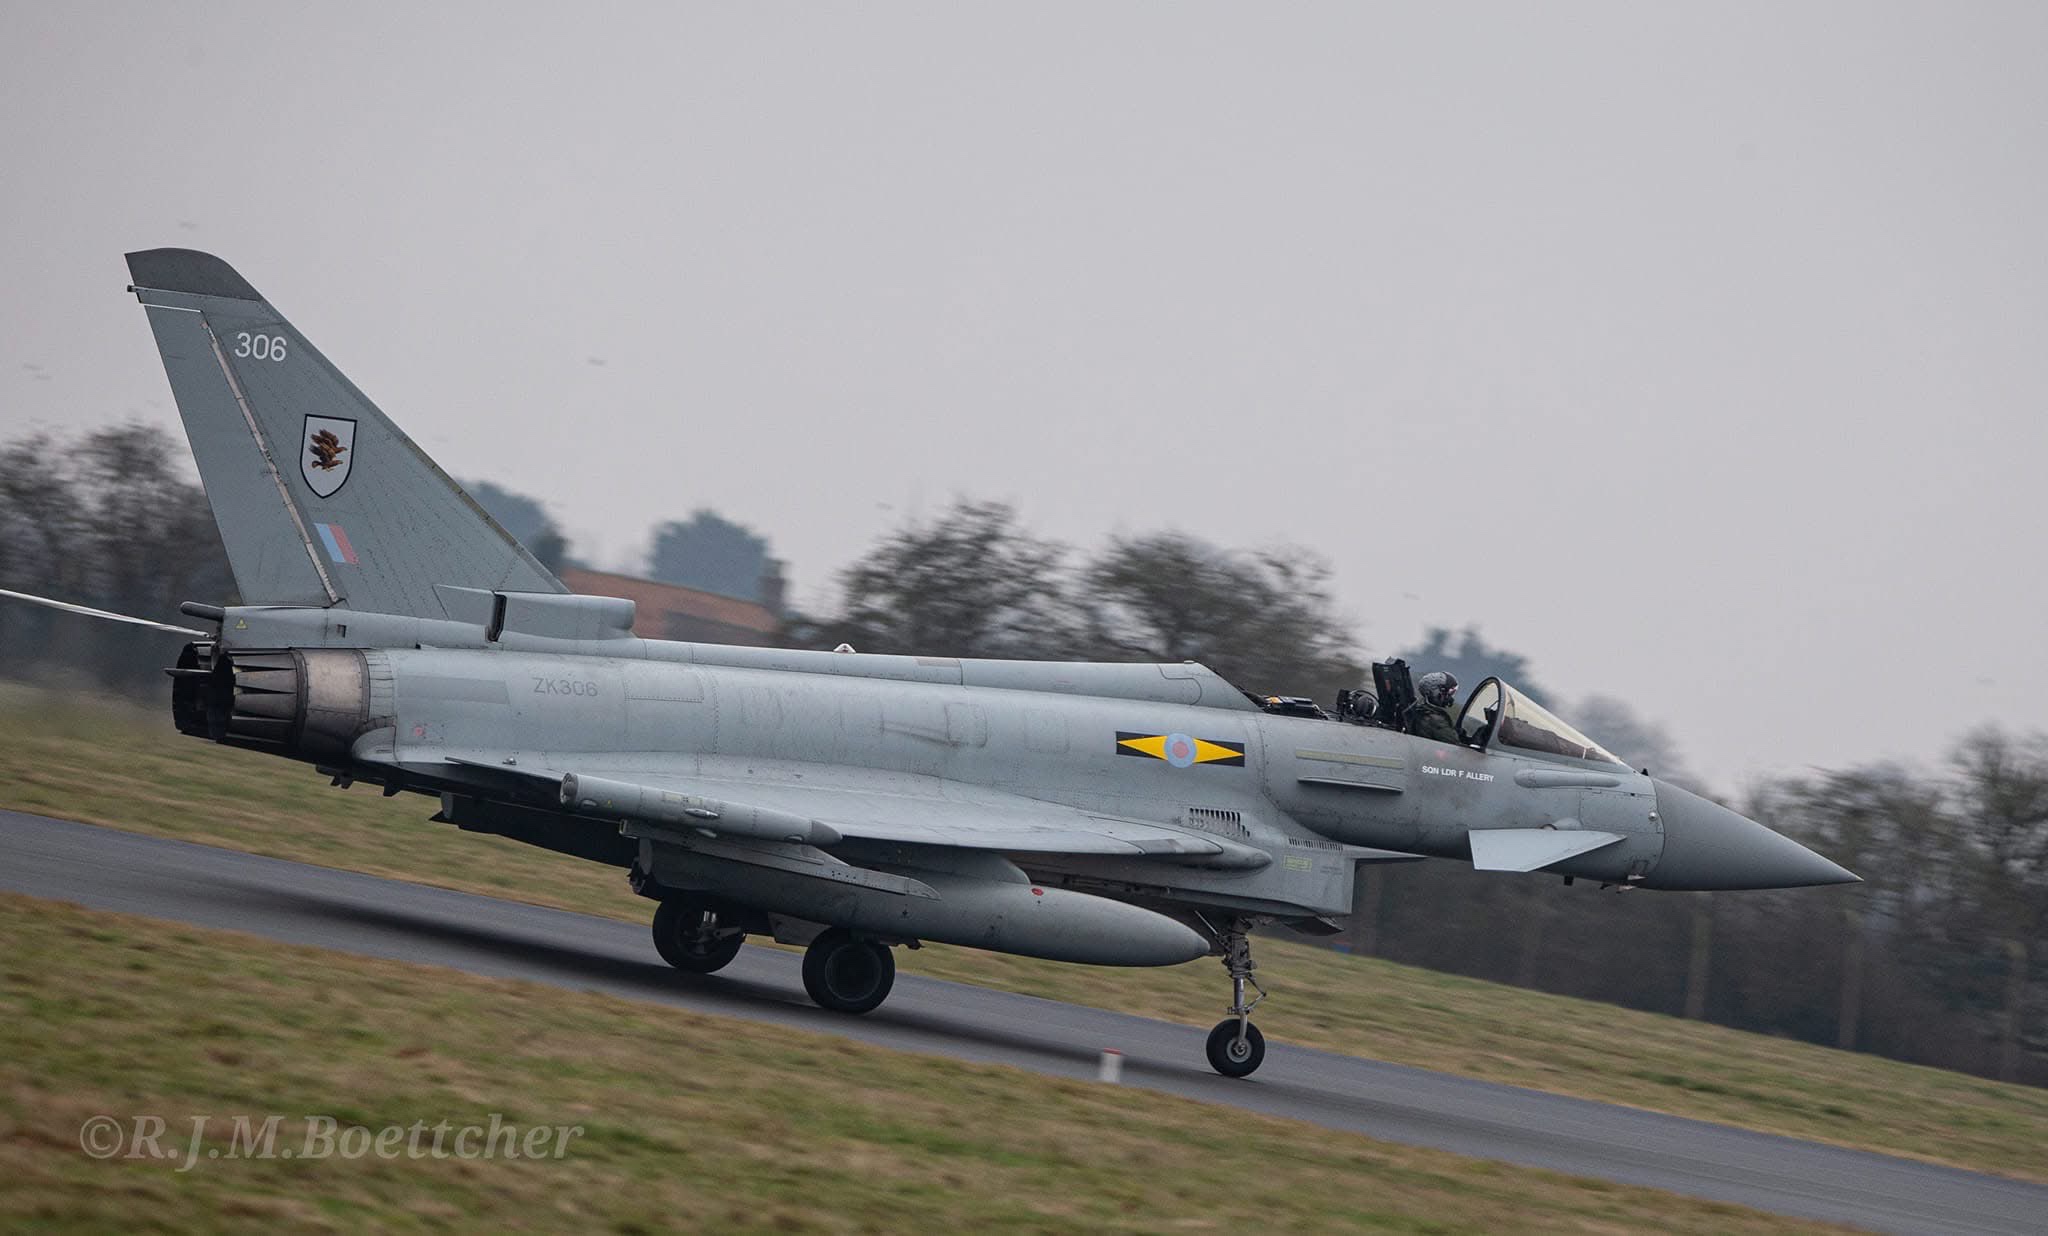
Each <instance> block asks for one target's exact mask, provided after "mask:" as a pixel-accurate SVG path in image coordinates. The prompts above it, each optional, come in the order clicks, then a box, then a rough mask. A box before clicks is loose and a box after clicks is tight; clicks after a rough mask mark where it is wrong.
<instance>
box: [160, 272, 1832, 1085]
mask: <svg viewBox="0 0 2048 1236" xmlns="http://www.w3.org/2000/svg"><path fill="white" fill-rule="evenodd" d="M128 266H129V271H130V274H131V277H132V278H133V280H134V283H133V286H132V287H131V288H130V291H132V292H133V293H134V294H135V295H136V297H137V299H138V300H139V301H140V302H141V303H142V305H143V306H144V308H145V311H146V313H147V316H148V319H149V323H150V327H151V329H152V330H153V331H154V333H155V336H156V342H157V346H158V348H159V350H160V352H161V353H162V357H163V362H164V369H165V371H166V373H167V374H168V376H169V379H170V385H171V391H172V393H173V395H174V396H175V397H176V400H177V405H178V411H179V414H180V416H181V417H182V418H183V421H184V425H185V430H186V434H187V436H188V438H189V439H190V441H191V445H192V451H193V454H194V456H195V457H196V459H197V462H198V466H199V472H200V476H201V478H202V480H203V482H204V484H205V487H206V492H207V496H208V498H209V500H210V501H211V503H212V506H213V511H214V516H215V519H216V521H217V522H218V524H219V527H220V534H221V540H222V542H223V544H224V545H225V546H226V549H227V554H228V559H229V562H230V565H231V567H232V569H233V573H234V578H235V584H236V587H237V589H238V591H239V593H240V596H241V599H242V602H243V603H242V604H239V605H234V606H217V605H209V604H202V603H194V602H188V603H186V604H185V606H184V607H183V608H184V612H185V614H187V615H189V616H190V617H191V618H194V619H197V620H200V621H202V622H203V623H205V624H207V625H206V627H205V628H204V629H201V628H192V629H190V633H192V634H194V635H196V636H198V638H196V639H194V640H193V642H191V643H189V644H187V645H186V646H185V647H184V649H183V651H182V653H181V654H180V655H179V657H178V662H177V665H176V667H175V668H173V669H171V670H170V674H171V676H172V684H171V711H172V715H173V717H174V719H175V722H176V724H177V727H178V729H179V730H181V731H183V732H184V733H186V734H190V735H194V736H196V737H199V738H204V739H208V740H210V741H212V742H216V743H224V744H227V745H230V746H236V747H246V748H251V749H255V750H259V751H265V752H269V753H272V754H275V755H277V756H280V757H283V758H284V759H287V760H291V761H295V762H297V763H299V764H302V765H308V766H310V767H311V768H312V769H314V770H317V771H318V772H319V773H321V774H324V775H326V776H328V777H329V778H331V779H332V781H333V783H334V784H336V785H339V786H344V787H345V786H348V785H350V784H352V783H355V782H366V783H370V784H375V785H379V786H381V787H383V791H384V793H385V794H387V795H394V794H398V793H401V792H406V793H416V794H425V795H429V796H432V797H434V798H435V799H437V800H438V804H439V811H438V813H437V814H436V815H435V816H434V817H433V818H434V819H435V820H437V821H442V822H445V823H449V824H453V825H455V826H457V827H460V828H463V829H467V830H470V831H474V832H481V833H492V834H497V835H501V836H505V837H510V838H513V839H516V840H519V841H522V842H527V843H530V844H532V845H536V846H540V847H543V848H546V849H549V850H554V851H558V852H560V853H563V854H566V855H572V856H574V857H577V858H581V859H586V860H589V861H593V862H600V863H609V864H611V865H613V866H616V867H619V868H622V869H624V871H625V872H626V873H627V877H628V879H629V880H630V882H631V886H632V888H633V889H634V891H636V892H638V893H639V894H640V895H641V896H643V897H646V898H648V899H650V900H651V901H653V902H654V903H655V908H654V912H653V934H654V947H655V949H656V951H657V952H658V953H659V954H660V956H661V957H662V958H663V959H664V960H666V961H667V962H668V964H670V965H672V966H674V967H675V968H676V969H678V970H683V971H687V972H690V973H693V974H709V973H711V972H713V971H715V970H717V969H719V968H720V967H722V966H724V965H726V964H727V963H728V962H730V961H731V960H732V959H733V957H734V955H735V954H736V953H737V952H738V951H739V949H740V948H741V947H742V944H743V942H744V941H745V940H746V938H747V937H748V936H768V937H772V938H774V939H776V940H779V941H783V942H788V943H794V944H799V945H803V946H806V952H805V954H804V963H803V981H804V986H805V989H806V990H807V991H808V992H809V994H810V996H811V998H812V999H813V1000H815V1001H816V1002H817V1003H818V1004H820V1005H822V1006H824V1007H826V1008H828V1009H835V1010H839V1011H841V1012H845V1013H864V1012H867V1011H869V1010H871V1009H874V1008H875V1007H876V1006H878V1005H880V1004H881V1003H882V1002H883V1000H884V999H885V998H887V996H888V994H889V989H890V985H891V983H892V982H893V980H894V976H895V961H894V957H893V953H892V951H891V950H892V949H894V948H897V947H909V948H916V947H918V946H919V944H921V943H922V942H923V941H927V940H936V941H943V942H946V943H950V944H959V945H967V946H970V947H974V948H983V949H991V950H994V951H997V952H1005V953H1018V954H1023V955H1026V956H1031V957H1044V958H1051V959H1054V960H1059V961H1070V962H1080V963H1086V964H1093V965H1111V966H1163V965H1174V964H1179V963H1182V962H1187V961H1190V960H1193V959H1195V958H1199V957H1203V956H1217V957H1220V958H1221V960H1222V963H1223V967H1224V970H1225V971H1226V973H1227V975H1228V978H1229V981H1230V993H1231V1002H1230V1005H1229V1008H1228V1011H1227V1015H1226V1016H1225V1017H1224V1019H1223V1020H1222V1021H1221V1022H1219V1023H1218V1024H1217V1025H1216V1027H1215V1028H1214V1029H1213V1030H1212V1031H1211V1032H1210V1035H1209V1039H1208V1058H1209V1063H1210V1064H1211V1065H1212V1066H1213V1067H1214V1068H1215V1069H1216V1070H1217V1071H1218V1072H1220V1073H1223V1074H1226V1075H1230V1076H1234V1077H1243V1076H1245V1075H1247V1074H1249V1073H1251V1072H1252V1071H1253V1070H1255V1069H1257V1068H1258V1067H1259V1064H1260V1062H1261V1061H1262V1060H1263V1059H1264V1057H1265V1041H1264V1038H1263V1036H1262V1035H1261V1034H1260V1032H1259V1030H1258V1028H1257V1027H1256V1026H1255V1025H1254V1024H1253V1023H1252V1012H1253V1009H1254V1008H1255V1007H1256V1006H1257V1005H1258V1003H1259V1001H1260V1000H1261V999H1263V998H1264V991H1263V989H1261V988H1260V987H1259V985H1258V983H1257V981H1256V979H1255V978H1254V970H1255V965H1254V962H1253V959H1252V945H1251V933H1252V932H1253V931H1254V930H1255V929H1257V928H1259V927H1261V926H1264V925H1266V924H1272V923H1281V924H1290V925H1293V926H1295V927H1298V928H1302V929H1305V930H1308V931H1312V932H1328V931H1333V930H1336V929H1338V924H1339V922H1340V920H1341V919H1342V918H1343V916H1345V915H1346V914H1348V913H1349V911H1350V909H1351V905H1352V882H1353V878H1354V876H1355V874H1356V872H1357V870H1358V867H1359V866H1360V864H1363V863H1386V862H1404V861H1413V860H1416V859H1420V858H1425V857H1427V858H1438V859H1448V860H1453V861H1457V862H1469V863H1470V864H1472V866H1474V867H1476V868H1479V869H1481V870H1486V871H1495V872H1504V873H1505V872H1516V873H1542V874H1543V875H1545V876H1547V877H1553V878H1554V877H1562V878H1563V879H1564V880H1565V882H1567V883H1569V882H1571V881H1573V880H1587V881H1595V882H1598V883H1600V884H1603V885H1611V886H1614V887H1616V888H1623V889H1627V888H1645V889H1761V888H1790V887H1796V886H1804V885H1820V884H1836V883H1843V882H1849V881H1853V880H1855V879H1856V877H1855V876H1853V875H1851V874H1850V873H1849V872H1847V871H1845V870H1843V869H1842V868H1841V867H1838V866H1836V865H1835V864H1834V863H1832V862H1830V861H1828V860H1827V859H1825V858H1823V857H1821V856H1820V855H1819V854H1816V853H1814V852H1813V851H1811V850H1809V849H1807V848H1805V847H1804V846H1801V845H1799V844H1798V843H1796V842H1794V841H1791V840H1789V839H1788V838H1785V837H1783V836H1780V835H1778V834H1777V833H1774V832H1772V831H1771V830H1770V829H1768V828H1766V827H1764V826H1763V825H1761V824H1758V823H1756V822H1755V821H1753V820H1750V819H1746V818H1744V817H1743V816H1741V815H1739V814H1737V813H1736V812H1734V811H1731V810H1728V809H1727V808H1725V807H1722V806H1719V805H1717V804H1715V803H1713V802H1709V801H1708V800H1706V799H1704V798H1701V797H1699V796H1697V795H1694V794H1691V793H1688V792H1687V791H1685V790H1682V789H1679V788H1678V787H1676V786H1673V785H1670V784H1668V783H1666V782H1662V781H1658V780H1654V779H1653V778H1651V777H1650V776H1648V775H1646V774H1645V773H1643V772H1638V771H1636V770H1634V769H1631V768H1630V767H1628V766H1627V765H1626V764H1624V763H1623V762H1622V761H1621V760H1619V759H1616V758H1615V757H1614V756H1613V755H1611V754H1609V753H1608V752H1607V751H1606V750H1604V749H1603V748H1602V747H1601V746H1600V745H1599V744H1598V743H1596V742H1594V741H1593V740H1592V739H1590V738H1588V737H1586V736H1585V735H1583V734H1581V733H1579V732H1578V731H1576V730H1575V729H1573V728H1572V727H1571V726H1570V725H1568V724H1566V723H1565V722H1564V721H1562V720H1560V719H1559V718H1558V717H1556V716H1554V715H1552V714H1551V713H1550V712H1548V711H1546V710H1545V709H1544V708H1542V707H1540V706H1539V705H1538V704H1537V703H1536V702H1535V701H1534V700H1532V699H1530V698H1529V697H1528V696H1527V695H1525V694H1523V693H1521V692H1519V691H1517V690H1516V689H1515V688H1514V687H1513V686H1512V685H1510V684H1508V683H1505V682H1501V681H1499V680H1497V679H1488V680H1487V681H1485V682H1482V683H1480V684H1479V685H1478V686H1477V687H1476V688H1475V689H1474V690H1473V691H1472V692H1471V694H1470V696H1469V698H1467V699H1466V700H1465V701H1464V704H1463V708H1462V710H1461V713H1460V715H1459V717H1458V718H1457V720H1456V738H1455V740H1452V739H1450V738H1446V737H1442V736H1439V737H1438V738H1435V739H1431V738H1425V737H1420V736H1417V735H1415V734H1411V733H1407V732H1404V726H1403V722H1402V711H1401V705H1402V704H1403V703H1404V702H1405V698H1404V697H1405V695H1406V694H1407V693H1409V692H1410V691H1412V687H1411V685H1410V684H1409V681H1408V676H1407V672H1406V667H1405V666H1401V665H1400V664H1399V663H1397V662H1395V663H1386V664H1383V665H1381V666H1379V667H1377V672H1376V678H1375V685H1376V687H1377V691H1376V692H1373V693H1367V692H1364V691H1361V692H1359V693H1356V694H1353V693H1346V698H1345V700H1344V701H1343V706H1342V707H1341V708H1340V709H1339V710H1338V712H1339V715H1334V716H1333V715H1330V714H1328V713H1325V712H1324V710H1323V709H1322V708H1320V707H1318V706H1317V705H1315V704H1313V703H1311V702H1309V701H1307V700H1302V699H1295V698H1288V697H1272V696H1255V695H1249V694H1247V693H1246V692H1245V691H1243V690H1240V689H1239V688H1238V686H1237V685H1235V684H1232V683H1230V682H1226V681H1225V680H1224V679H1223V678H1221V677H1220V676H1218V675H1217V674H1215V673H1213V672H1212V671H1210V670H1209V669H1207V668H1206V667H1204V666H1202V665H1199V664H1196V663H1194V662H1181V663H1168V664H1110V663H1100V664H1098V663H1053V662H1028V661H995V660H964V659H955V658H952V657H920V656H881V655H869V654H862V653H857V652H849V651H824V650H819V651H802V650H797V651H792V650H783V649H769V648H751V647H730V646H724V645H716V644H693V643H678V642H671V641H664V640H653V639H643V638H639V637H636V636H635V635H633V634H632V627H633V620H634V606H633V603H632V602H631V601H629V600H621V599H617V598H612V597H604V596H577V595H571V594H570V593H569V592H568V591H567V589H565V588H564V587H563V585H562V584H561V582H560V581H558V580H557V579H556V578H555V577H554V576H553V575H551V574H550V573H549V572H548V571H547V570H546V569H545V568H543V567H542V566H541V564H540V563H539V562H537V561H536V560H535V559H534V557H533V555H531V554H530V553H528V552H527V550H526V549H525V548H524V547H522V546H521V545H520V544H519V543H518V542H517V541H516V540H514V539H513V538H512V537H511V536H510V535H508V534H507V533H506V532H505V530H504V529H503V528H501V527H500V526H499V525H498V524H497V523H496V522H495V521H494V520H493V519H492V518H491V517H490V516H489V515H488V514H487V513H486V512H485V511H484V510H483V509H482V508H481V507H479V506H478V505H477V503H476V502H475V501H473V500H472V499H471V498H470V497H469V495H468V494H466V493H464V492H463V491H462V489H461V488H460V487H459V486H458V485H457V484H456V483H455V482H454V481H453V480H451V479H450V478H449V476H448V474H447V473H445V472H443V471H442V470H441V469H440V468H439V467H438V466H436V465H435V463H434V462H433V461H432V460H431V459H429V458H428V457H427V455H426V453H425V452H423V451H422V450H421V449H420V448H419V447H418V446H417V445H415V444H414V443H413V442H412V440H411V439H409V438H407V437H406V436H405V434H404V433H402V432H400V430H399V429H398V427H397V426H396V425H394V424H393V423H392V422H391V421H390V420H389V419H387V418H386V417H385V415H384V414H383V413H382V412H380V411H379V410H378V409H377V407H376V406H375V405H374V404H372V403H371V402H370V400H369V399H368V398H367V397H366V396H364V395H363V393H362V392H361V391H359V390H357V389H356V387H355V386H354V385H353V384H352V383H351V382H350V381H349V380H348V379H347V378H345V377H343V376H342V374H341V372H340V371H339V370H337V369H336V368H335V367H334V366H333V365H332V364H330V363H329V362H328V360H327V358H326V357H325V356H324V355H322V354H321V353H320V352H319V351H318V350H317V349H316V348H314V347H313V345H312V344H311V343H309V342H308V341H307V340H306V339H305V337H304V336H303V335H301V334H300V333H299V332H298V331H297V330H295V329H294V328H293V327H292V325H291V323H289V322H288V321H286V320H285V318H284V317H283V315H281V314H280V313H278V311H277V310H276V309H274V308H272V307H271V305H270V304H269V302H268V301H266V300H265V299H264V298H263V297H262V296H261V295H259V294H258V293H257V291H256V289H255V288H253V287H251V286H250V285H249V283H248V282H247V281H246V280H245V279H243V278H242V277H241V276H240V275H239V274H237V273H236V272H235V271H234V270H233V269H232V268H231V267H229V266H228V264H227V263H226V262H223V261H221V260H220V259H219V258H217V257H213V256H210V255H208V254H205V253H198V252H193V251H190V250H183V249H154V250H149V251H147V252H141V253H131V254H129V255H128ZM570 458H572V459H573V456H570ZM1248 989H1249V991H1250V992H1251V993H1256V994H1252V995H1250V996H1249V998H1248Z"/></svg>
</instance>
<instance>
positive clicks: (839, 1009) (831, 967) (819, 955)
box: [804, 927, 896, 1013]
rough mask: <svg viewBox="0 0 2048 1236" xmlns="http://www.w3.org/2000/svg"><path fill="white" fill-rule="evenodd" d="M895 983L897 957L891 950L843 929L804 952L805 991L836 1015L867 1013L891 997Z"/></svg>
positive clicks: (822, 937)
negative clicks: (891, 989) (890, 992)
mask: <svg viewBox="0 0 2048 1236" xmlns="http://www.w3.org/2000/svg"><path fill="white" fill-rule="evenodd" d="M895 983H896V958H895V957H894V956H893V955H892V954H891V953H890V952H889V949H888V947H887V946H885V945H881V944H877V943H875V942H874V941H873V940H862V939H858V938H856V937H855V936H854V934H853V933H852V932H850V931H848V930H846V929H845V928H843V927H834V928H832V929H830V930H828V931H826V932H824V933H822V934H821V935H819V936H818V938H817V939H815V940H813V941H811V947H810V949H809V950H808V951H807V952H805V953H804V990H805V991H807V992H809V993H810V994H811V999H813V1000H815V1001H817V1002H818V1005H819V1007H821V1008H828V1009H831V1010H832V1011H834V1012H836V1013H865V1012H868V1011H869V1010H871V1009H873V1008H875V1007H876V1006H878V1005H880V1004H881V1003H882V1001H884V1000H886V999H888V998H889V988H891V987H892V986H894V985H895Z"/></svg>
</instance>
